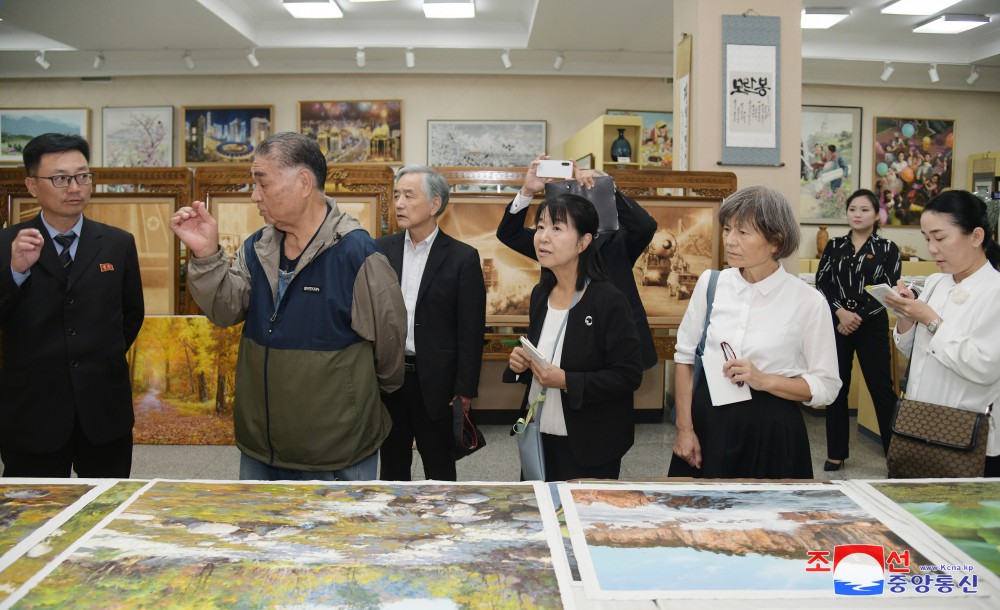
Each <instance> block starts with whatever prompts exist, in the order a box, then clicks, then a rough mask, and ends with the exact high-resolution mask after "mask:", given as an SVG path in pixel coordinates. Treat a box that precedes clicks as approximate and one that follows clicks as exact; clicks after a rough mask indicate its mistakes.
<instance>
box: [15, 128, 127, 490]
mask: <svg viewBox="0 0 1000 610" xmlns="http://www.w3.org/2000/svg"><path fill="white" fill-rule="evenodd" d="M89 156H90V147H89V146H88V144H87V141H86V140H85V139H83V138H81V137H80V136H74V135H63V134H54V133H48V134H44V135H40V136H38V137H36V138H34V139H33V140H31V141H30V142H29V143H28V144H27V145H26V146H25V147H24V167H25V170H26V171H27V174H28V177H27V178H25V184H26V185H27V187H28V192H30V193H31V194H32V195H33V196H34V197H36V198H37V199H38V203H39V205H40V206H41V208H42V211H41V214H40V215H39V216H37V217H36V218H34V219H32V220H29V221H27V222H23V223H20V224H18V225H15V226H13V227H8V228H6V229H3V230H2V231H0V329H2V335H3V338H2V349H3V368H2V369H0V459H2V460H3V466H4V468H3V476H5V477H68V476H70V472H71V470H75V471H76V473H77V474H78V475H79V476H81V477H115V478H127V477H128V476H129V471H130V470H131V468H132V424H133V423H134V415H133V411H132V386H131V381H130V377H129V367H128V363H127V362H126V359H125V354H126V352H127V351H128V349H129V346H131V345H132V342H133V341H134V340H135V337H136V335H137V334H139V328H140V327H141V326H142V319H143V300H142V279H141V278H140V276H139V257H138V254H137V252H136V247H135V239H134V238H133V237H132V235H131V234H130V233H128V232H126V231H123V230H121V229H117V228H115V227H111V226H108V225H105V224H102V223H99V222H94V221H92V220H88V219H86V218H84V217H83V211H84V209H85V208H86V207H87V203H88V202H89V201H90V194H91V191H92V190H93V184H92V183H93V177H94V174H93V173H91V171H90V166H89V163H88V161H89Z"/></svg>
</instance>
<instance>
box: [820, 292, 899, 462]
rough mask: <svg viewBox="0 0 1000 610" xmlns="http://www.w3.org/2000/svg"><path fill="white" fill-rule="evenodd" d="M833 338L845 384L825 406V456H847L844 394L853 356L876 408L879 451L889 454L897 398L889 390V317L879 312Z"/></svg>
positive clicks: (890, 381)
mask: <svg viewBox="0 0 1000 610" xmlns="http://www.w3.org/2000/svg"><path fill="white" fill-rule="evenodd" d="M836 338H837V360H838V361H839V363H840V380H841V381H842V382H843V384H844V385H843V386H842V387H841V388H840V393H839V394H837V399H836V400H834V401H833V404H830V405H828V406H827V407H826V456H827V457H828V458H830V459H833V460H843V459H846V458H847V457H848V455H849V450H848V444H849V441H850V418H849V417H848V413H847V393H848V392H849V391H850V389H851V369H852V368H853V367H854V354H855V353H857V355H858V364H860V365H861V373H862V375H864V378H865V385H867V386H868V393H869V394H871V397H872V403H873V404H874V406H875V417H876V419H877V420H878V429H879V434H880V435H881V437H882V451H883V453H888V452H889V441H890V440H891V439H892V414H893V412H894V411H895V409H896V400H897V398H898V395H897V393H896V392H895V391H894V390H893V387H892V374H891V372H890V366H891V365H890V363H891V360H890V358H889V316H888V314H886V312H885V311H882V312H881V313H879V314H876V315H875V316H872V317H871V318H868V319H867V320H865V321H864V322H862V323H861V326H859V327H858V330H856V331H854V332H853V333H851V334H849V335H842V334H840V333H836Z"/></svg>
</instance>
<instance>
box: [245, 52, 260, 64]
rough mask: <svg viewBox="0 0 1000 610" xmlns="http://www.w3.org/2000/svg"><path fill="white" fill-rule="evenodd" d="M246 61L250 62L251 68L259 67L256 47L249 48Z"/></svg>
mask: <svg viewBox="0 0 1000 610" xmlns="http://www.w3.org/2000/svg"><path fill="white" fill-rule="evenodd" d="M247 61H248V62H249V63H250V67H251V68H259V67H260V61H259V60H258V59H257V49H250V52H249V53H247Z"/></svg>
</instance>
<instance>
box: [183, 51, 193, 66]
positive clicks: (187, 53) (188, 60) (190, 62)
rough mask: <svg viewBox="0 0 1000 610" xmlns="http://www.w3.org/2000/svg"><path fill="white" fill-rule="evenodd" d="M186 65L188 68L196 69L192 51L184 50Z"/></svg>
mask: <svg viewBox="0 0 1000 610" xmlns="http://www.w3.org/2000/svg"><path fill="white" fill-rule="evenodd" d="M183 59H184V65H185V66H187V69H188V70H194V58H193V57H191V51H184V58H183Z"/></svg>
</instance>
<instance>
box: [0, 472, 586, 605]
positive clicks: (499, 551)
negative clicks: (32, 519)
mask: <svg viewBox="0 0 1000 610" xmlns="http://www.w3.org/2000/svg"><path fill="white" fill-rule="evenodd" d="M559 548H560V540H559V532H558V525H557V524H556V521H555V518H554V516H553V510H552V501H551V497H549V496H548V491H547V489H545V488H544V487H543V486H542V484H537V486H536V484H516V483H512V484H504V485H480V484H434V485H429V484H423V483H420V484H398V483H397V484H388V485H377V484H372V483H358V484H351V483H333V484H321V483H316V484H290V483H284V484H282V483H256V482H240V483H225V482H215V483H210V482H206V481H197V482H195V481H188V482H184V481H156V482H154V483H152V484H151V486H150V487H148V488H146V489H144V490H143V491H140V492H139V493H137V494H136V495H135V496H134V497H133V499H132V501H131V502H130V503H128V504H126V505H123V506H122V507H121V508H120V509H119V511H117V512H116V513H115V514H113V515H112V516H110V517H109V518H108V519H106V520H105V521H104V522H103V523H102V524H101V525H100V526H98V527H97V528H95V529H94V530H92V531H91V533H90V535H88V536H87V537H86V538H84V539H81V540H80V541H79V542H78V543H77V544H75V545H74V546H73V547H71V548H70V549H69V550H67V551H66V552H65V553H64V554H63V555H62V556H61V557H60V559H61V561H60V562H53V564H52V565H51V566H50V567H49V568H47V572H45V573H43V574H40V575H39V576H37V577H36V578H34V579H32V581H30V582H29V583H28V584H26V585H25V586H24V587H22V588H21V589H20V590H19V591H18V592H17V593H15V595H14V596H12V598H11V599H15V598H19V599H18V601H17V604H18V608H65V607H69V606H72V607H74V608H123V607H153V606H157V607H191V608H194V607H198V608H221V607H236V608H249V607H254V608H258V607H260V608H267V607H284V608H319V607H324V608H372V609H375V608H431V609H438V608H440V609H452V608H455V609H457V608H469V609H473V608H491V609H497V608H558V607H563V606H564V605H571V604H572V599H571V597H570V593H569V592H567V593H566V594H565V596H564V595H563V594H562V593H561V591H560V581H563V582H565V581H566V580H567V579H568V575H567V577H566V578H564V577H559V578H557V574H556V572H557V570H560V573H561V574H562V570H563V569H564V568H563V567H561V564H563V563H564V562H565V560H564V559H563V560H562V561H559V562H557V561H554V559H553V553H554V552H558V551H559ZM21 596H23V597H21Z"/></svg>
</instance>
